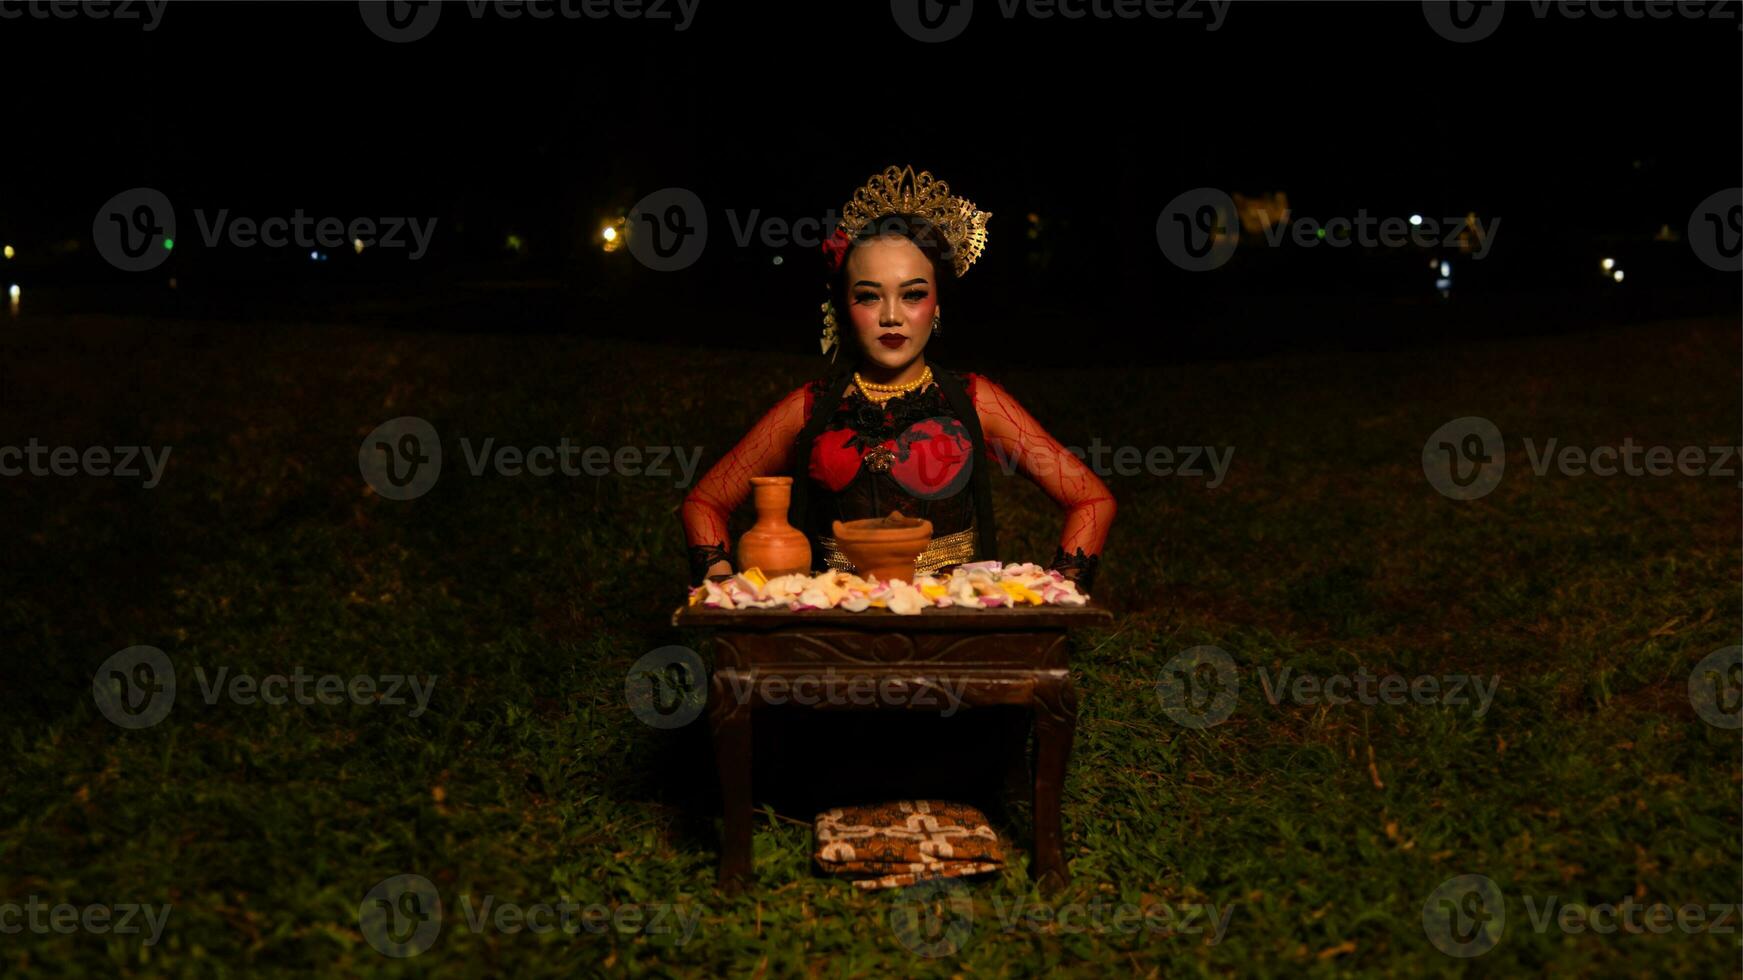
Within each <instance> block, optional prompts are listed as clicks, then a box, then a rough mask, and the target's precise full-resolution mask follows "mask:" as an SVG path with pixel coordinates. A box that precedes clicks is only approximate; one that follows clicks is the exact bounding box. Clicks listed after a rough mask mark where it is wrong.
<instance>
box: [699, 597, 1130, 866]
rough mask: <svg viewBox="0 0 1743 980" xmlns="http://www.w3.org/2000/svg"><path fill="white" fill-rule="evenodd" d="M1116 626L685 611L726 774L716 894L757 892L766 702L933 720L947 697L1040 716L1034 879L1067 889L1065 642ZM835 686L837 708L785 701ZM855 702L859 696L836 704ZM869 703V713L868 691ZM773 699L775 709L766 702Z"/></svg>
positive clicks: (1037, 617) (1038, 615)
mask: <svg viewBox="0 0 1743 980" xmlns="http://www.w3.org/2000/svg"><path fill="white" fill-rule="evenodd" d="M1112 622H1113V615H1112V614H1111V613H1109V612H1108V611H1107V610H1106V609H1104V608H1102V607H1100V606H1097V605H1095V604H1094V603H1091V604H1090V605H1087V606H1077V607H1072V606H1022V607H1017V608H1012V609H986V610H979V611H976V610H968V609H951V608H945V609H926V610H923V611H922V612H921V613H920V614H919V615H916V616H898V615H896V614H895V613H892V612H889V611H887V610H883V609H868V610H865V611H864V612H857V613H854V612H845V611H841V610H832V609H830V610H824V609H816V610H804V611H802V612H791V611H788V610H784V609H744V610H724V609H709V608H706V607H703V606H699V605H698V606H686V607H684V608H682V609H679V610H678V611H677V612H675V613H673V615H672V625H674V626H678V627H683V628H701V629H706V630H709V631H711V632H712V633H713V635H714V650H715V653H714V673H713V677H712V679H711V682H710V684H709V696H708V724H709V730H710V731H711V732H712V734H713V736H714V758H715V763H716V765H717V767H718V768H719V771H720V789H721V798H722V804H723V807H724V809H725V840H724V841H723V842H722V846H721V855H720V883H721V885H722V887H724V888H727V889H728V890H734V891H736V890H738V889H739V888H742V887H743V886H745V885H747V884H749V883H750V882H752V881H754V880H755V877H756V872H755V869H754V868H753V867H752V864H751V815H752V803H751V716H752V713H753V712H754V711H755V710H756V709H757V708H758V707H762V706H764V705H766V704H769V703H775V702H782V701H786V702H788V703H792V702H794V701H806V700H809V701H810V706H812V707H816V708H824V709H832V710H859V711H864V710H930V709H931V708H933V707H936V706H939V705H942V704H943V703H945V698H944V692H952V693H953V694H954V695H955V696H957V697H960V699H961V704H962V705H963V706H964V707H981V706H987V705H1012V706H1018V707H1024V708H1027V709H1029V710H1030V711H1031V712H1032V715H1033V719H1034V730H1035V743H1036V749H1035V765H1034V769H1033V777H1032V783H1031V784H1030V787H1029V788H1030V789H1031V790H1032V792H1033V794H1034V795H1033V800H1034V819H1035V841H1034V844H1035V863H1034V868H1035V873H1036V875H1037V877H1038V878H1039V879H1040V881H1041V884H1042V887H1043V888H1046V889H1057V888H1060V887H1063V886H1064V885H1065V884H1067V883H1068V882H1069V881H1070V880H1071V873H1070V871H1068V870H1067V868H1066V865H1065V856H1064V853H1063V846H1062V845H1063V838H1062V835H1061V831H1060V815H1059V795H1060V791H1061V790H1062V789H1063V788H1064V785H1065V764H1066V761H1067V760H1068V759H1069V758H1070V756H1071V739H1072V736H1073V734H1074V733H1075V731H1076V728H1077V692H1076V689H1075V688H1073V686H1072V683H1071V673H1070V670H1069V663H1068V653H1069V649H1070V644H1069V641H1068V639H1067V635H1066V631H1067V630H1070V629H1076V628H1085V627H1106V626H1108V625H1110V624H1112ZM826 673H827V674H828V675H829V676H830V677H831V678H833V680H834V681H835V682H836V683H835V687H834V690H835V691H836V694H837V696H822V697H818V696H813V697H812V698H809V699H806V698H787V697H783V696H782V695H783V692H797V691H800V690H803V689H801V688H795V687H794V685H795V683H796V682H799V683H805V682H808V683H810V684H811V685H812V690H813V691H817V690H818V688H819V684H818V679H819V678H821V677H822V676H824V675H825V674H826ZM844 687H845V689H846V691H847V692H854V691H856V690H857V691H858V692H859V694H854V695H852V696H842V691H843V688H844ZM868 687H869V688H870V689H871V690H872V691H874V692H875V693H874V696H872V697H871V698H870V699H869V701H870V703H866V702H867V700H868V699H867V698H865V697H863V696H862V695H863V692H864V691H865V690H866V689H867V688H868ZM771 692H773V701H771Z"/></svg>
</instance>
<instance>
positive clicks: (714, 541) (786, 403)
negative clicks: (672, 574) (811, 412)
mask: <svg viewBox="0 0 1743 980" xmlns="http://www.w3.org/2000/svg"><path fill="white" fill-rule="evenodd" d="M808 390H809V386H808V385H807V386H801V387H799V388H795V389H794V390H793V391H792V392H791V393H790V394H788V395H787V396H786V397H785V398H783V399H781V400H780V401H779V402H778V403H776V405H775V407H774V408H771V409H769V410H768V412H766V413H765V414H764V415H763V417H762V418H761V419H758V420H757V423H756V424H755V425H753V426H751V429H750V431H749V432H747V433H745V436H744V438H743V439H740V440H739V441H738V445H736V446H733V447H732V449H731V450H730V451H729V452H727V454H726V455H725V456H722V457H721V458H720V461H719V462H717V463H715V464H714V465H713V466H712V467H710V468H709V470H708V472H707V473H706V474H704V475H703V477H702V479H701V480H700V481H698V482H697V484H696V486H694V487H692V488H691V490H690V492H689V493H688V494H686V495H685V497H684V506H683V508H682V510H681V515H682V520H683V522H684V537H685V538H686V539H687V540H688V541H689V545H690V581H691V583H692V584H699V583H701V581H702V580H703V579H704V578H705V577H707V576H709V575H717V574H721V573H726V572H731V571H732V551H731V545H732V542H731V541H729V540H727V536H726V521H727V518H728V517H730V516H731V515H732V512H733V511H734V510H736V509H738V505H739V504H742V503H744V498H745V497H747V496H749V495H750V478H751V477H753V476H778V475H780V474H782V473H785V472H786V471H787V468H788V466H789V465H790V461H791V459H790V458H791V456H792V448H793V440H794V439H796V438H797V437H798V435H799V430H800V429H801V428H803V427H804V425H805V415H806V412H807V410H808V408H809V402H810V396H809V394H808Z"/></svg>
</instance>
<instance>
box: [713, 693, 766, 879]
mask: <svg viewBox="0 0 1743 980" xmlns="http://www.w3.org/2000/svg"><path fill="white" fill-rule="evenodd" d="M735 676H736V671H731V670H719V671H715V673H714V678H713V681H712V682H711V683H710V685H709V696H708V728H709V731H710V732H711V733H712V734H713V736H714V764H715V767H716V768H717V769H718V770H719V772H720V803H721V810H722V815H723V817H724V818H725V819H724V823H725V832H724V833H723V834H722V839H721V842H720V887H721V888H723V889H725V890H726V891H727V892H728V893H729V894H736V893H737V892H738V891H740V890H741V889H742V888H744V887H745V886H746V885H749V884H750V883H751V882H753V881H755V880H756V869H755V867H754V866H753V865H752V863H751V798H750V793H751V786H750V780H751V728H750V725H751V705H750V704H748V703H746V702H744V701H741V700H740V699H738V698H737V697H734V696H733V686H732V679H733V677H735Z"/></svg>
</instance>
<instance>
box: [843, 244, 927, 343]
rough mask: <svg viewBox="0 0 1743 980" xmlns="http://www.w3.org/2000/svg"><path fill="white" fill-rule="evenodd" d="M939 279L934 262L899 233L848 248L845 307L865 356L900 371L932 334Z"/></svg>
mask: <svg viewBox="0 0 1743 980" xmlns="http://www.w3.org/2000/svg"><path fill="white" fill-rule="evenodd" d="M937 308H938V283H937V278H936V276H935V275H934V274H933V270H932V263H931V262H930V261H929V260H928V259H927V258H926V254H925V253H924V252H922V251H920V249H919V247H918V246H916V245H915V244H914V243H913V242H911V241H909V240H907V239H906V238H902V237H900V236H889V237H884V238H874V239H872V240H871V241H867V242H861V243H860V244H858V245H856V246H854V248H853V250H852V251H850V252H849V253H847V310H848V318H849V319H850V320H852V321H853V332H854V335H855V336H856V337H858V338H859V345H860V349H861V350H863V351H864V352H865V358H866V360H868V361H871V362H872V363H875V364H877V365H878V366H880V367H882V368H884V369H886V370H887V371H890V372H892V373H895V372H899V371H901V370H902V369H903V368H905V367H907V366H908V365H910V364H912V363H914V359H915V358H917V357H919V356H920V351H922V350H923V349H925V347H926V342H927V341H928V340H931V339H932V313H933V311H934V310H936V309H937Z"/></svg>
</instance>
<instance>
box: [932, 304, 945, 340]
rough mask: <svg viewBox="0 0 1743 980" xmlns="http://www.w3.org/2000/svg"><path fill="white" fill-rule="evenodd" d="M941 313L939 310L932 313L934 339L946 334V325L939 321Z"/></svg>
mask: <svg viewBox="0 0 1743 980" xmlns="http://www.w3.org/2000/svg"><path fill="white" fill-rule="evenodd" d="M939 312H940V311H938V310H933V311H932V336H934V337H936V336H938V335H939V334H941V333H943V332H944V325H943V324H942V323H941V322H940V321H939V319H938V314H939Z"/></svg>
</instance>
